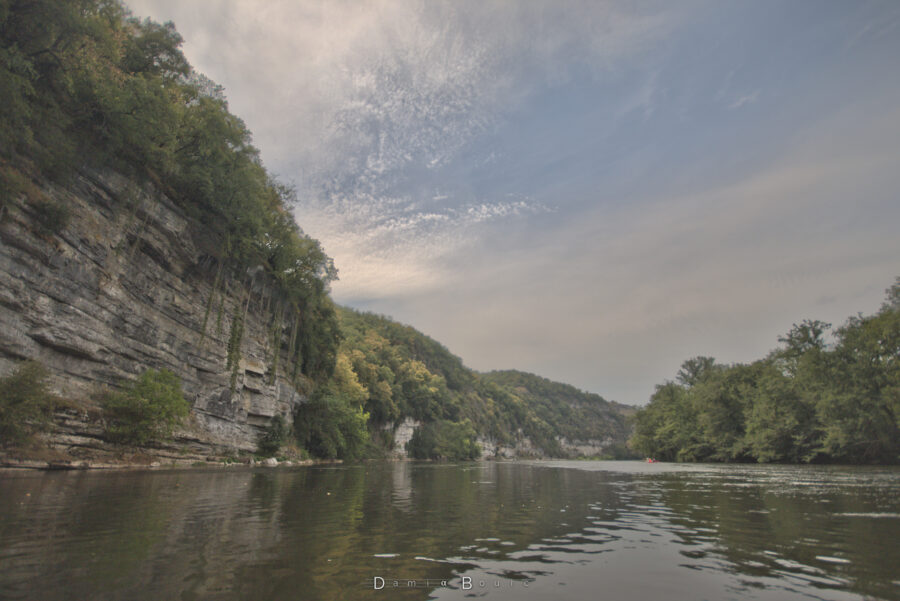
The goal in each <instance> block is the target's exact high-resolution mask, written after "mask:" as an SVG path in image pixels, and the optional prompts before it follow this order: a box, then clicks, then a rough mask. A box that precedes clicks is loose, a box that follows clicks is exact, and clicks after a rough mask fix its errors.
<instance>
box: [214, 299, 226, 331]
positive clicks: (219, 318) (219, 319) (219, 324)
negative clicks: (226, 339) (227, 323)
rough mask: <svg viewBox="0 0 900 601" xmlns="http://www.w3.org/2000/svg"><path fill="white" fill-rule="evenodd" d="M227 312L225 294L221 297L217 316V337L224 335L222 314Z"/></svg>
mask: <svg viewBox="0 0 900 601" xmlns="http://www.w3.org/2000/svg"><path fill="white" fill-rule="evenodd" d="M224 312H225V293H224V291H223V292H222V294H220V295H219V314H218V315H217V316H216V336H221V335H222V314H223V313H224Z"/></svg>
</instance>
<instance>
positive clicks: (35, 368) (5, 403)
mask: <svg viewBox="0 0 900 601" xmlns="http://www.w3.org/2000/svg"><path fill="white" fill-rule="evenodd" d="M47 375H48V373H47V369H46V368H45V367H44V366H43V365H41V364H40V363H38V362H37V361H25V362H23V363H21V364H19V365H18V367H16V369H15V371H13V372H12V373H11V374H9V375H8V376H6V377H3V378H0V447H9V446H18V445H21V444H23V443H25V442H27V441H28V440H29V439H30V438H31V437H32V436H33V435H34V434H36V433H38V432H42V431H46V430H47V429H48V428H49V426H50V423H51V415H52V413H53V408H54V407H55V405H56V398H55V397H54V396H53V395H52V394H51V393H50V392H49V390H48V388H47Z"/></svg>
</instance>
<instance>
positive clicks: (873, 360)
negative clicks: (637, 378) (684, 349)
mask: <svg viewBox="0 0 900 601" xmlns="http://www.w3.org/2000/svg"><path fill="white" fill-rule="evenodd" d="M887 295H888V298H887V301H886V302H885V303H884V305H883V306H882V307H881V309H880V310H879V311H878V312H877V313H876V314H875V315H870V316H863V315H858V316H856V317H851V318H850V319H848V320H847V322H846V323H845V324H844V325H843V326H841V327H840V328H837V329H836V330H835V331H834V333H833V338H834V341H833V342H832V343H831V344H828V343H826V340H825V335H826V334H827V333H828V331H829V330H830V328H831V326H830V325H829V324H826V323H823V322H821V321H814V320H806V321H804V322H802V323H801V324H799V325H794V327H793V328H792V329H791V331H790V332H788V333H787V335H785V336H783V337H781V338H779V342H780V343H781V346H780V347H779V348H777V349H775V350H774V351H772V352H771V353H770V354H769V355H768V356H767V357H766V358H764V359H761V360H759V361H756V362H754V363H751V364H749V365H741V364H736V365H719V364H716V363H715V362H714V361H712V360H711V359H709V358H706V357H698V358H694V359H690V360H688V361H687V362H685V364H684V366H683V367H682V370H681V371H680V372H679V375H678V381H677V382H666V383H665V384H662V385H659V386H657V389H656V392H655V393H654V394H653V396H652V397H651V399H650V403H649V405H647V406H646V407H645V408H643V409H642V410H640V411H639V412H638V413H637V415H636V418H635V433H634V437H633V439H632V441H631V442H632V445H633V446H634V447H635V448H636V449H638V450H639V451H640V452H641V453H643V454H645V455H648V456H652V457H655V458H658V459H663V460H671V461H759V462H793V463H796V462H812V461H818V462H822V461H834V462H849V463H898V462H900V278H898V280H897V283H895V284H894V285H893V286H892V287H891V288H890V289H888V291H887Z"/></svg>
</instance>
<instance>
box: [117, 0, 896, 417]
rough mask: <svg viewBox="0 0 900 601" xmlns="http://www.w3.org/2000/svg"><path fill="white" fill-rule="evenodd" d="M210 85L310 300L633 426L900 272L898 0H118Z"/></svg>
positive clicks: (854, 306)
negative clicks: (608, 403) (572, 397)
mask: <svg viewBox="0 0 900 601" xmlns="http://www.w3.org/2000/svg"><path fill="white" fill-rule="evenodd" d="M127 4H128V6H129V7H130V8H131V9H132V11H133V13H134V14H135V15H137V16H140V17H150V18H152V19H154V20H157V21H169V20H171V21H174V22H175V24H176V26H177V29H178V31H179V32H180V33H181V34H182V36H183V37H184V38H185V44H184V46H183V50H184V52H185V55H186V56H187V58H188V60H190V62H191V63H192V64H193V65H194V67H195V68H196V69H197V70H198V71H200V72H202V73H204V74H205V75H207V76H208V77H210V78H211V79H213V80H214V81H216V82H217V83H219V84H220V85H222V86H223V87H224V89H225V95H226V97H227V98H228V101H229V107H230V109H231V111H232V112H233V113H235V114H237V115H238V116H239V117H241V118H242V119H243V120H244V121H245V123H246V124H247V126H248V127H249V129H250V130H251V131H252V132H253V134H254V143H255V145H256V146H257V147H258V148H259V149H260V151H261V154H262V158H263V161H264V163H265V164H266V166H267V168H268V169H269V170H270V171H271V172H272V173H274V174H276V175H277V176H278V178H279V179H280V180H282V181H284V182H288V183H291V184H293V185H294V186H295V187H296V189H297V191H298V196H299V198H300V201H299V203H298V205H297V207H296V210H295V215H296V218H297V221H298V223H299V224H300V226H301V227H302V228H303V230H304V231H305V232H306V233H308V234H309V235H311V236H312V237H314V238H317V239H319V240H320V241H321V243H322V245H323V247H324V248H325V250H326V252H327V253H328V254H329V255H330V256H332V257H333V258H334V261H335V264H336V266H337V268H338V271H339V278H340V279H339V280H338V281H336V282H334V283H333V284H332V295H333V297H334V299H335V300H336V301H337V302H339V303H341V304H344V305H348V306H351V307H354V308H357V309H361V310H366V311H373V312H376V313H380V314H384V315H388V316H390V317H393V318H394V319H396V320H398V321H401V322H403V323H407V324H409V325H412V326H414V327H416V328H417V329H419V330H421V331H422V332H424V333H426V334H428V335H429V336H431V337H433V338H435V339H437V340H439V341H440V342H441V343H443V344H444V345H445V346H446V347H447V348H449V349H450V351H451V352H453V353H454V354H456V355H458V356H460V357H461V358H462V359H463V361H464V362H465V364H466V365H468V366H469V367H472V368H474V369H477V370H481V371H488V370H492V369H520V370H524V371H530V372H534V373H537V374H539V375H542V376H544V377H548V378H550V379H554V380H559V381H563V382H566V383H570V384H573V385H575V386H577V387H579V388H581V389H584V390H587V391H590V392H596V393H598V394H600V395H602V396H603V397H605V398H607V399H610V400H616V401H620V402H623V403H629V404H644V403H646V402H647V400H648V399H649V397H650V395H651V394H652V393H653V390H654V387H655V385H657V384H660V383H662V382H664V381H666V380H669V379H673V378H674V376H675V374H676V373H677V371H678V368H679V366H680V364H681V363H682V362H683V361H684V360H685V359H688V358H690V357H693V356H697V355H707V356H713V357H715V358H716V359H717V360H718V361H720V362H724V363H731V362H748V361H752V360H755V359H758V358H761V357H762V356H764V355H765V354H766V353H767V352H768V351H770V350H771V349H773V348H774V347H775V346H777V344H778V341H777V339H778V336H779V335H783V334H784V333H786V332H787V331H788V330H789V329H790V328H791V325H792V324H794V323H799V322H800V321H801V320H803V319H807V318H808V319H821V320H824V321H827V322H831V323H833V324H835V325H840V324H841V323H843V322H844V321H845V320H846V319H847V317H849V316H851V315H855V314H857V313H858V312H862V313H865V314H870V313H873V312H875V311H876V310H877V309H878V308H879V306H880V305H881V302H882V301H883V300H884V290H885V289H886V288H887V287H888V286H890V285H891V284H892V283H893V282H894V280H895V278H896V277H897V276H900V235H898V232H900V69H898V67H897V57H898V56H900V3H897V2H895V1H891V0H886V1H883V2H867V1H863V0H860V1H854V2H846V1H837V2H829V1H825V0H792V1H790V2H783V1H778V2H774V1H766V0H761V1H749V0H748V1H743V2H718V1H699V0H698V1H692V0H685V1H680V2H670V1H661V2H653V1H642V2H624V1H623V2H601V1H590V2H579V1H574V0H572V1H570V0H552V1H551V0H511V1H492V0H477V1H476V0H452V1H451V0H418V1H403V0H391V1H384V2H380V1H362V0H360V1H356V0H354V1H347V2H345V1H343V0H315V1H313V0H308V1H307V0H265V1H262V0H259V1H251V0H244V1H238V0H218V1H215V2H210V1H200V0H191V1H184V0H130V1H128V2H127Z"/></svg>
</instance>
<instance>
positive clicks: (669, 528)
mask: <svg viewBox="0 0 900 601" xmlns="http://www.w3.org/2000/svg"><path fill="white" fill-rule="evenodd" d="M898 540H900V470H898V469H897V468H826V467H794V466H790V467H785V466H781V467H769V466H725V467H723V466H672V465H664V464H653V465H647V464H642V463H637V462H535V463H488V464H469V465H448V464H416V463H393V464H369V465H363V466H355V467H330V468H326V467H306V468H295V469H276V470H271V469H269V470H266V469H256V470H250V469H240V468H238V469H235V468H228V469H219V470H211V471H196V470H191V471H170V472H132V473H124V472H123V473H87V472H78V473H15V472H5V473H2V474H0V598H3V599H7V598H10V599H48V600H50V599H148V600H149V599H154V600H155V599H185V600H192V599H217V600H219V599H222V600H225V599H267V600H276V601H277V600H291V601H298V600H303V599H395V598H405V599H429V598H432V599H458V598H464V597H484V598H490V599H492V600H498V601H500V600H509V599H523V598H525V599H549V598H553V599H598V598H599V599H615V600H628V599H635V600H637V599H666V600H679V599H685V600H687V599H691V600H694V599H704V598H706V599H745V598H746V599H750V598H752V599H763V600H765V599H772V600H776V599H778V600H780V599H863V598H869V599H900V569H898V567H897V566H900V545H898V543H897V541H898ZM395 584H396V587H395ZM375 585H379V586H380V585H383V586H384V588H383V589H381V590H374V586H375Z"/></svg>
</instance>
